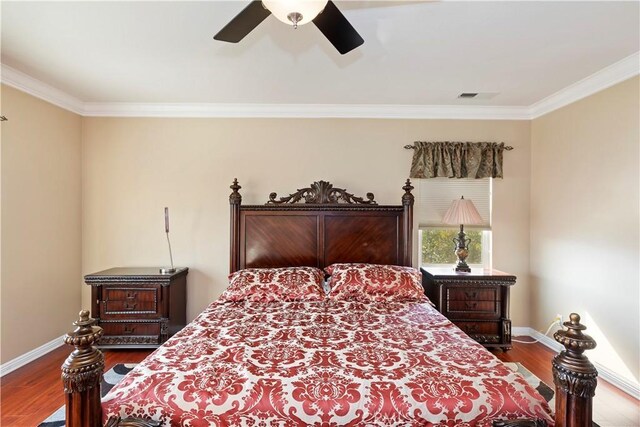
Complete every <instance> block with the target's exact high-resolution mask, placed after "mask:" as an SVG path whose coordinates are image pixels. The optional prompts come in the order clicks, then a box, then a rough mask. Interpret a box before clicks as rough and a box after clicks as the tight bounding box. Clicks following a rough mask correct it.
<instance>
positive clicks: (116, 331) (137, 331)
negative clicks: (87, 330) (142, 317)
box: [100, 322, 160, 335]
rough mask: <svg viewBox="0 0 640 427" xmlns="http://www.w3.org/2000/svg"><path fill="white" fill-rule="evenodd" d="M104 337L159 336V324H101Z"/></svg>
mask: <svg viewBox="0 0 640 427" xmlns="http://www.w3.org/2000/svg"><path fill="white" fill-rule="evenodd" d="M100 326H102V329H104V335H160V323H158V322H154V323H147V322H145V323H143V322H117V323H116V322H102V323H100Z"/></svg>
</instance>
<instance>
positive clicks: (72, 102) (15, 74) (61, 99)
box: [0, 64, 84, 115]
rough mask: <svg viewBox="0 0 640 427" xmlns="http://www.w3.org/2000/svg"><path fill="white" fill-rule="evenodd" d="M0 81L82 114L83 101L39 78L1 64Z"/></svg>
mask: <svg viewBox="0 0 640 427" xmlns="http://www.w3.org/2000/svg"><path fill="white" fill-rule="evenodd" d="M0 82H2V83H4V84H6V85H7V86H11V87H13V88H16V89H18V90H20V91H22V92H25V93H28V94H29V95H33V96H35V97H36V98H40V99H42V100H44V101H47V102H49V103H51V104H53V105H56V106H58V107H60V108H64V109H65V110H69V111H71V112H73V113H76V114H79V115H83V114H84V103H83V102H82V101H80V100H79V99H78V98H75V97H73V96H71V95H69V94H67V93H65V92H63V91H61V90H60V89H56V88H55V87H53V86H50V85H48V84H47V83H44V82H42V81H40V80H37V79H34V78H33V77H31V76H29V75H27V74H25V73H23V72H22V71H18V70H16V69H15V68H11V67H9V66H8V65H5V64H2V66H1V68H0Z"/></svg>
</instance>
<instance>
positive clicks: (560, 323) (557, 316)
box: [556, 313, 563, 326]
mask: <svg viewBox="0 0 640 427" xmlns="http://www.w3.org/2000/svg"><path fill="white" fill-rule="evenodd" d="M556 321H557V322H558V324H559V325H560V326H562V324H563V321H562V314H559V313H558V314H556Z"/></svg>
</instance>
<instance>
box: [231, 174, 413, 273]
mask: <svg viewBox="0 0 640 427" xmlns="http://www.w3.org/2000/svg"><path fill="white" fill-rule="evenodd" d="M240 188H241V187H240V185H238V180H237V179H235V180H234V181H233V185H231V189H232V190H233V192H232V193H231V195H230V196H229V203H230V205H231V260H230V262H231V265H230V271H231V272H234V271H237V270H240V269H243V268H260V267H289V266H291V267H293V266H313V267H318V268H324V267H325V266H328V265H330V264H332V263H335V262H368V263H375V264H395V265H407V266H410V265H411V258H412V257H411V249H412V233H413V195H412V194H411V190H413V187H412V186H411V181H410V180H408V179H407V182H406V183H405V185H404V187H402V189H403V190H404V194H403V195H402V204H400V205H390V206H381V205H378V204H377V203H376V202H375V200H374V195H373V194H372V193H367V195H366V199H365V198H361V197H356V196H354V195H353V194H350V193H348V192H347V191H346V190H344V189H341V188H335V187H333V185H332V184H330V183H328V182H326V181H317V182H314V183H313V184H311V186H310V187H307V188H303V189H299V190H297V191H296V192H295V193H292V194H290V195H289V196H286V197H281V198H278V197H277V194H276V193H271V194H270V195H269V201H268V202H267V203H266V204H265V205H247V206H243V205H242V196H241V195H240V193H239V190H240Z"/></svg>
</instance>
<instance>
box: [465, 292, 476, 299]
mask: <svg viewBox="0 0 640 427" xmlns="http://www.w3.org/2000/svg"><path fill="white" fill-rule="evenodd" d="M464 294H465V296H466V297H467V298H476V296H477V295H478V293H477V292H476V291H473V292H472V291H468V292H465V293H464Z"/></svg>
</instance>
